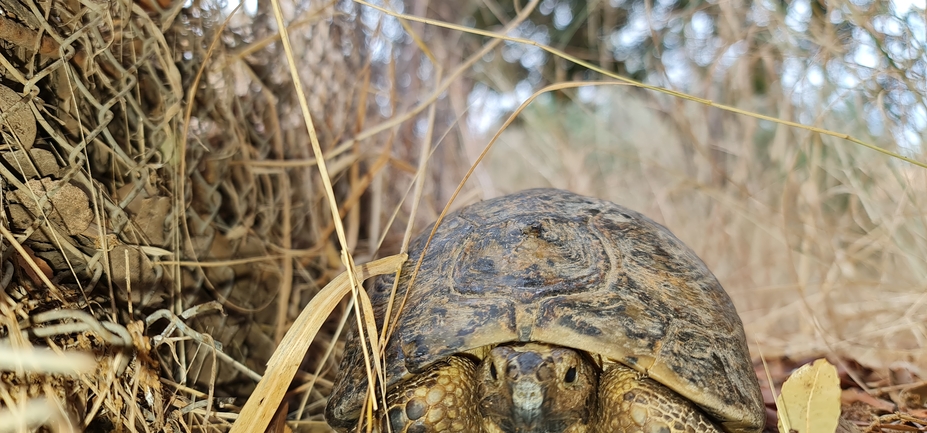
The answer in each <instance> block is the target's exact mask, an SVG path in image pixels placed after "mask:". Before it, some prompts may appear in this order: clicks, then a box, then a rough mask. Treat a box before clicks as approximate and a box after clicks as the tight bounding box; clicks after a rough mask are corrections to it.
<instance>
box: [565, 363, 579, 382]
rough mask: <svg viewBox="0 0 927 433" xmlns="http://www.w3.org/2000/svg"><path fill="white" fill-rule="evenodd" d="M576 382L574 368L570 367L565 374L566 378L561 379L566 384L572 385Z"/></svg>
mask: <svg viewBox="0 0 927 433" xmlns="http://www.w3.org/2000/svg"><path fill="white" fill-rule="evenodd" d="M575 380H576V367H570V369H569V370H567V372H566V376H564V377H563V381H564V382H566V383H573V381H575Z"/></svg>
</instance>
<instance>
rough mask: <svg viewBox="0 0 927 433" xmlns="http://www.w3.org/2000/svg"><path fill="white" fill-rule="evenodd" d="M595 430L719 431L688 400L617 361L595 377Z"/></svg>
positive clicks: (632, 432) (648, 432)
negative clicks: (596, 407)
mask: <svg viewBox="0 0 927 433" xmlns="http://www.w3.org/2000/svg"><path fill="white" fill-rule="evenodd" d="M599 381H600V383H599V411H598V420H597V421H596V428H595V433H636V432H646V433H651V432H654V433H656V432H662V433H722V432H721V430H720V429H719V428H718V427H717V425H715V424H714V423H713V422H712V421H711V420H710V419H708V416H706V415H705V414H704V413H703V412H702V411H701V410H699V409H698V408H696V407H695V405H693V404H692V402H690V401H688V400H686V399H684V398H682V397H681V396H679V394H676V393H675V392H673V391H671V390H670V389H669V388H667V387H665V386H663V385H662V384H660V383H659V382H657V381H655V380H653V379H650V378H646V377H642V375H641V373H638V372H636V371H634V370H631V369H630V368H628V367H625V366H624V365H621V364H609V365H607V366H606V367H605V372H604V373H602V376H601V377H600V378H599Z"/></svg>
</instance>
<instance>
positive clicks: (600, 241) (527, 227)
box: [331, 189, 764, 432]
mask: <svg viewBox="0 0 927 433" xmlns="http://www.w3.org/2000/svg"><path fill="white" fill-rule="evenodd" d="M429 233H430V227H429V229H426V230H425V231H424V232H423V234H422V235H421V236H419V237H418V238H417V239H416V240H415V242H413V244H412V246H411V247H410V257H409V260H408V262H407V263H406V265H405V266H404V267H403V271H402V277H401V278H402V280H401V281H400V285H399V289H398V290H399V293H397V297H396V299H397V300H398V299H401V298H402V295H403V294H404V291H405V289H406V288H407V286H408V281H409V277H410V276H411V273H412V270H413V268H414V265H415V263H416V261H417V260H418V258H419V256H420V254H421V249H422V247H423V245H424V242H425V240H426V239H427V236H428V234H429ZM392 285H393V278H392V277H386V278H380V279H379V280H378V281H377V282H376V283H375V285H374V288H373V289H372V290H371V302H372V303H373V304H374V308H375V311H376V314H377V317H378V325H381V326H382V319H381V317H382V315H383V314H384V311H385V307H386V303H387V302H388V299H389V292H390V290H391V289H392ZM412 290H413V291H412V292H411V293H410V294H409V298H408V302H407V304H406V306H405V309H404V311H403V315H402V317H401V319H400V321H399V324H398V326H397V329H396V332H395V333H394V334H393V336H392V338H391V339H390V341H389V342H388V343H387V348H386V356H387V382H388V384H387V385H391V384H393V383H395V382H397V381H399V380H401V379H402V378H404V377H408V376H409V375H412V374H415V373H416V372H419V371H421V370H422V369H423V368H425V367H426V366H428V365H429V364H430V363H432V362H434V361H437V360H439V359H441V358H443V357H445V356H448V355H451V354H453V353H457V352H462V351H466V350H469V349H473V348H477V347H482V346H486V345H494V344H498V343H504V342H510V341H522V342H524V341H539V342H545V343H549V344H557V345H562V346H568V347H572V348H575V349H579V350H585V351H588V352H590V353H595V354H601V355H603V356H604V357H606V358H609V359H612V360H615V361H620V362H622V363H624V364H627V365H629V366H631V367H633V368H635V369H637V370H639V371H641V372H646V373H647V374H648V375H649V376H650V377H652V378H654V379H656V380H657V381H659V382H661V383H663V384H665V385H667V386H668V387H670V388H672V389H673V390H675V391H676V392H678V393H680V394H681V395H682V396H684V397H686V398H688V399H690V400H692V401H693V402H695V403H697V404H698V405H700V406H702V407H703V408H704V409H705V410H706V411H707V412H708V413H709V414H710V415H711V416H712V417H714V418H716V419H718V420H720V421H721V422H722V425H724V426H725V428H726V429H727V430H728V431H732V432H733V431H738V430H740V429H742V428H750V427H751V426H758V425H762V422H763V419H762V417H763V416H764V414H763V406H762V401H761V396H760V395H759V387H758V385H757V382H756V376H755V375H754V374H753V368H752V366H751V365H750V358H749V354H748V350H747V347H746V339H745V337H744V334H743V328H742V325H741V322H740V319H739V317H738V316H737V313H736V311H735V310H734V306H733V304H732V303H731V301H730V298H729V297H728V296H727V294H726V293H725V292H724V290H723V289H722V288H721V286H720V284H719V283H718V282H717V280H716V279H715V278H714V276H713V275H712V274H711V272H710V271H709V270H708V269H707V268H706V267H705V265H704V263H702V261H701V260H700V259H699V258H698V257H697V256H696V255H695V254H694V253H693V252H692V251H691V250H690V249H689V248H688V247H686V246H685V245H684V244H682V242H680V241H679V240H678V239H676V237H675V236H673V235H672V234H671V233H670V232H669V231H668V230H667V229H665V228H664V227H663V226H660V225H659V224H657V223H655V222H653V221H651V220H650V219H648V218H647V217H645V216H643V215H641V214H639V213H636V212H633V211H630V210H628V209H625V208H623V207H621V206H618V205H616V204H613V203H610V202H606V201H602V200H597V199H593V198H588V197H583V196H579V195H575V194H572V193H568V192H565V191H559V190H551V189H538V190H528V191H523V192H521V193H517V194H514V195H510V196H506V197H501V198H499V199H494V200H487V201H484V202H482V203H478V204H476V205H472V206H469V207H467V208H464V209H462V210H461V211H459V212H457V213H454V214H450V215H448V217H447V218H445V220H444V222H442V224H441V225H440V226H439V228H438V231H437V232H436V233H435V236H434V238H433V239H432V241H431V244H430V245H429V247H428V250H427V252H426V256H425V260H424V261H423V263H422V268H421V269H420V270H419V273H418V276H417V277H416V281H415V287H414V288H413V289H412ZM397 302H398V301H397ZM356 349H357V344H353V343H352V342H349V344H348V346H347V349H346V352H345V356H346V358H347V359H348V360H346V361H345V362H344V363H343V364H342V365H343V366H346V367H345V368H344V370H343V371H342V372H341V374H342V376H343V378H339V383H340V386H339V387H338V388H336V389H335V390H334V392H333V394H332V397H331V398H332V399H333V401H336V402H338V404H337V405H336V407H335V408H334V409H335V413H334V415H336V416H337V417H338V418H341V419H344V418H342V417H344V416H348V415H349V414H352V413H355V412H357V411H358V410H359V408H360V405H361V402H362V399H363V397H364V394H365V393H364V390H365V389H366V386H367V380H366V376H365V374H364V373H363V371H362V370H363V368H362V365H363V360H362V359H360V358H359V356H360V353H359V351H358V350H356ZM339 413H340V416H339ZM737 420H744V421H743V422H740V421H737ZM724 421H731V422H728V423H725V422H724Z"/></svg>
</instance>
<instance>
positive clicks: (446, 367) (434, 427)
mask: <svg viewBox="0 0 927 433" xmlns="http://www.w3.org/2000/svg"><path fill="white" fill-rule="evenodd" d="M476 388H477V378H476V363H475V362H473V360H471V359H470V358H467V357H464V356H451V357H449V358H447V359H445V360H443V361H440V362H437V363H435V364H434V365H432V366H431V367H429V368H428V370H426V371H424V372H422V373H421V374H419V375H417V376H415V377H413V378H410V379H409V380H408V381H406V382H402V383H400V384H398V385H397V386H396V387H395V388H393V389H392V390H391V391H390V392H389V394H388V395H387V397H386V403H387V410H386V411H385V413H386V416H384V417H382V421H381V424H382V428H381V429H380V432H381V433H385V432H390V431H391V432H392V433H431V432H471V433H479V432H480V431H481V428H480V423H481V419H480V414H479V405H478V404H477V401H478V399H477V397H476ZM387 424H388V425H387Z"/></svg>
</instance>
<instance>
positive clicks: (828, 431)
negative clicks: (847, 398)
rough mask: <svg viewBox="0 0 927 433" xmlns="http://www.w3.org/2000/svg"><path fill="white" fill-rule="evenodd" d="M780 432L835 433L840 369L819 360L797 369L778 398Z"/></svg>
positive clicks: (837, 415)
mask: <svg viewBox="0 0 927 433" xmlns="http://www.w3.org/2000/svg"><path fill="white" fill-rule="evenodd" d="M776 407H777V408H778V411H779V432H780V433H789V432H790V431H791V432H797V433H833V432H834V431H836V430H837V421H838V419H839V418H840V381H839V379H837V369H836V368H834V366H833V365H831V363H829V362H827V360H826V359H818V360H816V361H814V362H813V363H811V364H805V365H803V366H801V368H799V369H798V370H796V371H795V372H794V373H792V375H791V376H790V377H789V378H788V379H787V380H786V381H785V383H783V384H782V392H781V393H780V394H779V397H777V398H776Z"/></svg>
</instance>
